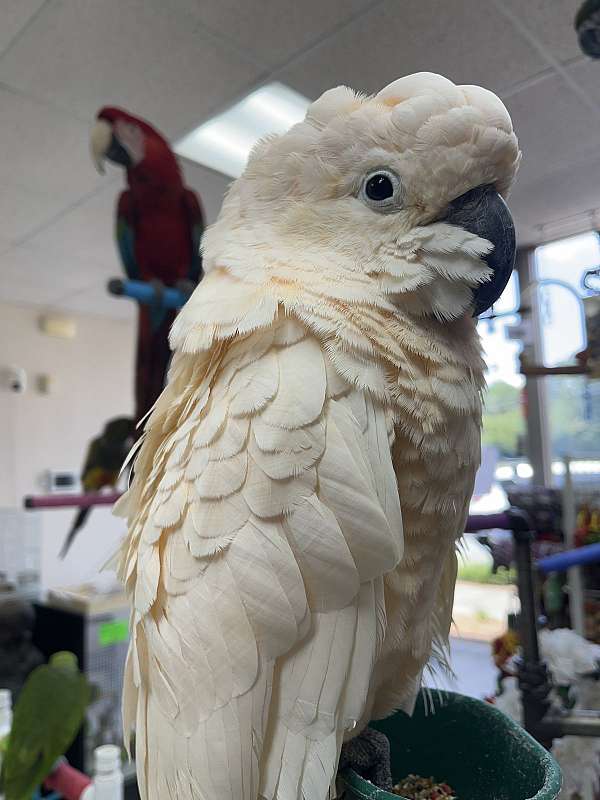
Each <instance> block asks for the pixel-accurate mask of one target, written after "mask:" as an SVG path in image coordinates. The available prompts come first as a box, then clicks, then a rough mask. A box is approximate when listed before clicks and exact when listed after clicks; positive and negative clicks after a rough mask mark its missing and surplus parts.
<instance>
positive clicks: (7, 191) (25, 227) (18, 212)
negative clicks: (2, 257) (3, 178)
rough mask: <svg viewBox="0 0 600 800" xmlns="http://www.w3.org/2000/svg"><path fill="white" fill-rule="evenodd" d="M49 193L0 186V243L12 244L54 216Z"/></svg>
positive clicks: (55, 208) (53, 203) (52, 198)
mask: <svg viewBox="0 0 600 800" xmlns="http://www.w3.org/2000/svg"><path fill="white" fill-rule="evenodd" d="M56 212H57V207H56V203H55V198H54V197H53V195H52V194H50V192H42V191H36V190H34V189H26V188H25V187H23V186H14V185H9V184H6V183H4V184H0V242H5V243H6V242H9V243H11V244H12V243H14V242H16V241H17V240H18V239H20V238H21V237H23V236H26V235H27V234H28V233H29V232H30V231H32V230H33V229H35V228H37V227H38V226H39V225H42V224H44V223H46V222H48V221H49V220H51V219H52V217H54V216H55V214H56Z"/></svg>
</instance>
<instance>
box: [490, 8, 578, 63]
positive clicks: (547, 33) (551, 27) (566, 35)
mask: <svg viewBox="0 0 600 800" xmlns="http://www.w3.org/2000/svg"><path fill="white" fill-rule="evenodd" d="M502 3H503V4H504V5H505V6H506V7H507V8H508V9H509V10H511V11H512V12H513V13H514V14H515V16H517V17H519V19H520V20H521V22H522V23H523V24H524V25H526V26H527V28H528V29H529V31H530V32H531V33H532V34H533V35H534V36H535V37H536V39H537V40H538V41H539V42H540V44H542V45H544V46H545V47H547V48H548V50H549V51H550V52H551V53H552V55H553V56H554V57H555V58H557V59H558V60H559V61H568V60H569V59H571V58H577V56H580V55H581V50H580V49H579V44H578V42H577V34H576V32H575V27H574V24H573V23H574V20H575V14H576V13H577V11H578V10H579V8H580V6H581V0H527V2H523V0H502Z"/></svg>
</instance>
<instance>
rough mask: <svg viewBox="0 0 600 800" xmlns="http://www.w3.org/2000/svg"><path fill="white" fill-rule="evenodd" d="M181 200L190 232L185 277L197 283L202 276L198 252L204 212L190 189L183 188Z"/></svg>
mask: <svg viewBox="0 0 600 800" xmlns="http://www.w3.org/2000/svg"><path fill="white" fill-rule="evenodd" d="M183 202H184V206H185V211H186V214H187V217H188V220H189V223H190V231H191V234H192V262H191V264H190V271H189V273H188V276H187V277H188V279H189V280H190V281H192V282H193V283H198V281H199V280H200V278H201V277H202V255H201V253H200V242H201V241H202V234H203V233H204V227H205V224H204V214H203V212H202V206H201V205H200V201H199V200H198V197H197V195H196V193H195V192H193V191H192V190H191V189H185V190H184V193H183Z"/></svg>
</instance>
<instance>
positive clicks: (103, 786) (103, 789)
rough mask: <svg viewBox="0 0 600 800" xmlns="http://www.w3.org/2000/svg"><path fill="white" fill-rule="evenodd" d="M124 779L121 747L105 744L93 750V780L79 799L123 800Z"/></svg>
mask: <svg viewBox="0 0 600 800" xmlns="http://www.w3.org/2000/svg"><path fill="white" fill-rule="evenodd" d="M123 796H124V780H123V770H122V769H121V749H120V748H119V747H116V746H115V745H114V744H105V745H102V747H97V748H96V750H95V751H94V780H93V782H92V785H91V786H88V788H87V789H86V790H85V791H84V793H83V794H82V795H81V798H80V800H123Z"/></svg>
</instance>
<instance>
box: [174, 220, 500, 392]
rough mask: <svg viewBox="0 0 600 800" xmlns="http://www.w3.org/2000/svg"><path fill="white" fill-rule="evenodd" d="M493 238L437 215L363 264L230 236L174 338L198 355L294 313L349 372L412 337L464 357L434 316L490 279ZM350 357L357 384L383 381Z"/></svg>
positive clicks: (397, 360)
mask: <svg viewBox="0 0 600 800" xmlns="http://www.w3.org/2000/svg"><path fill="white" fill-rule="evenodd" d="M489 247H490V245H489V243H488V242H486V241H484V240H483V239H480V238H478V237H476V236H474V235H473V234H470V233H468V232H467V231H464V230H462V229H461V228H457V227H455V226H452V225H445V224H443V223H438V224H435V225H430V226H428V227H426V228H415V229H414V230H413V231H411V233H410V234H407V235H405V236H402V237H399V238H398V239H397V240H396V241H395V243H394V245H393V247H392V248H389V247H388V248H387V249H386V248H384V247H382V248H381V249H380V250H381V251H380V252H379V253H377V254H376V256H375V257H374V259H373V260H372V262H371V264H370V265H369V272H368V273H365V272H362V271H358V270H356V269H352V266H353V262H352V260H351V258H350V257H347V258H346V260H345V261H344V259H340V263H339V264H335V265H334V264H333V263H327V262H326V263H323V264H319V263H317V261H315V262H314V263H310V262H307V261H306V258H307V257H308V254H306V253H304V254H298V256H297V259H296V263H294V256H293V254H292V253H286V252H285V250H284V249H283V248H281V250H282V254H281V255H282V257H281V259H279V258H276V254H277V250H274V251H273V252H269V251H268V250H266V249H265V250H262V249H260V248H258V246H256V247H254V248H250V247H248V246H247V242H246V241H245V240H243V241H242V243H241V246H236V243H235V241H229V242H227V243H225V242H224V251H225V257H224V260H223V263H225V264H227V266H226V267H225V266H224V267H218V268H215V269H213V270H212V271H210V272H209V273H208V274H207V275H206V277H205V278H204V280H203V282H202V283H201V284H200V286H199V287H198V289H196V291H195V292H194V294H193V295H192V297H191V298H190V300H189V301H188V303H187V304H186V305H185V306H184V308H183V309H182V311H181V313H180V314H179V316H178V317H177V319H176V320H175V323H174V325H173V328H172V331H171V345H172V347H173V349H175V350H180V351H182V352H184V353H197V354H200V353H202V352H203V351H210V350H211V348H213V347H214V346H215V345H216V344H217V343H218V342H222V341H227V340H231V339H233V338H238V337H244V336H246V335H248V334H250V333H252V332H253V331H256V330H259V329H266V328H268V327H269V326H271V325H272V324H273V322H274V320H275V319H276V318H281V317H282V316H285V315H289V316H290V317H292V318H295V319H298V320H300V321H301V322H302V323H303V324H304V325H305V326H306V327H308V328H309V329H310V330H312V331H313V333H314V334H316V335H317V336H318V337H319V339H320V340H321V341H322V342H323V344H324V346H327V348H328V349H329V350H330V351H332V352H333V351H336V352H337V351H338V350H339V351H343V352H344V353H346V354H347V355H346V356H345V357H344V358H342V357H341V356H340V358H338V359H337V361H335V360H334V363H335V364H336V366H338V365H341V363H342V361H343V362H344V364H345V366H344V367H343V368H342V371H343V374H344V377H346V378H349V377H350V376H351V375H350V373H351V372H352V370H351V369H350V367H349V359H350V355H349V354H352V353H355V354H356V355H357V356H358V357H360V359H362V360H363V361H364V360H365V359H367V360H371V361H378V362H379V364H380V367H379V368H383V367H382V365H383V364H385V363H388V364H393V365H395V366H396V367H397V366H400V365H403V364H404V362H405V357H404V354H405V350H406V348H407V347H408V348H410V347H411V345H412V347H413V348H414V349H425V351H427V352H428V353H430V354H432V357H433V358H436V355H435V354H436V353H437V354H439V355H440V357H441V359H442V360H449V361H450V362H452V361H455V360H456V359H457V358H459V357H460V358H462V355H461V356H459V355H458V354H457V353H456V352H453V342H454V341H455V339H454V338H453V337H455V329H453V328H449V327H448V325H447V324H446V325H438V324H437V323H436V320H443V321H448V320H453V319H457V318H460V317H462V316H464V312H465V311H467V310H468V308H469V304H470V302H471V288H472V287H475V286H477V285H479V284H480V283H482V282H484V281H486V280H488V279H489V270H488V268H487V266H486V265H485V263H484V262H483V261H482V260H481V257H482V256H483V255H485V254H486V253H487V252H488V250H489ZM432 312H433V313H432ZM461 324H462V322H461ZM465 324H466V323H465ZM469 325H471V326H472V323H469ZM424 342H426V344H425V345H424ZM351 363H352V364H353V368H354V369H355V372H354V377H353V378H352V382H353V383H355V384H359V383H364V384H365V385H368V386H369V388H370V390H371V391H372V390H373V386H374V385H379V383H380V382H377V381H376V382H375V384H374V383H371V384H369V381H368V380H367V379H366V378H365V377H364V373H365V370H366V364H362V366H361V365H359V364H358V363H357V362H356V361H355V360H354V356H352V361H351ZM477 364H479V360H478V359H477ZM359 373H360V374H363V379H360V378H359V377H358V374H359Z"/></svg>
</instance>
